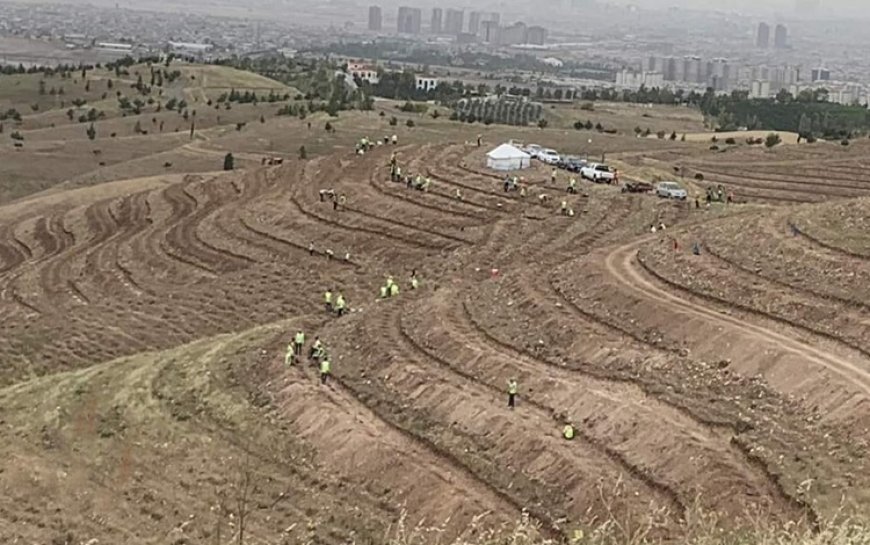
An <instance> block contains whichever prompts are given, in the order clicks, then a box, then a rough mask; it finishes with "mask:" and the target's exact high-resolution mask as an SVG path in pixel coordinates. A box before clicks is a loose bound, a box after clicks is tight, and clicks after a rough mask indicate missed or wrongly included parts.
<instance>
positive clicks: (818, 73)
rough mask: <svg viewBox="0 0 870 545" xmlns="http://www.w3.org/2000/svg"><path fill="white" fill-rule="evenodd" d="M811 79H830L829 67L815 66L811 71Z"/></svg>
mask: <svg viewBox="0 0 870 545" xmlns="http://www.w3.org/2000/svg"><path fill="white" fill-rule="evenodd" d="M810 79H811V80H813V81H830V80H831V71H830V70H828V69H827V68H813V69H812V70H811V71H810Z"/></svg>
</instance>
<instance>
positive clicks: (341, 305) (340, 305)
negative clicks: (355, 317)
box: [335, 293, 347, 316]
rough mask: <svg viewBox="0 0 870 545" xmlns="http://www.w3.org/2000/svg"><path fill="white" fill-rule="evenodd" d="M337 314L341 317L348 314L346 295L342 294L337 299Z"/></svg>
mask: <svg viewBox="0 0 870 545" xmlns="http://www.w3.org/2000/svg"><path fill="white" fill-rule="evenodd" d="M335 312H336V313H337V314H338V315H339V316H343V315H344V314H345V313H346V312H347V303H345V301H344V295H342V294H341V293H339V294H338V295H337V296H336V297H335Z"/></svg>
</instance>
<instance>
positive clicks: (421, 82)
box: [342, 59, 439, 92]
mask: <svg viewBox="0 0 870 545" xmlns="http://www.w3.org/2000/svg"><path fill="white" fill-rule="evenodd" d="M342 60H344V61H345V62H346V63H347V74H348V75H349V76H350V77H351V78H352V79H354V80H357V79H358V80H360V81H365V82H367V83H370V84H372V85H377V83H378V81H380V76H379V75H378V67H377V66H375V65H373V64H369V63H366V62H364V61H359V60H356V59H342ZM438 84H439V80H438V78H436V77H433V76H428V75H420V74H418V75H417V76H416V77H415V79H414V86H415V87H416V89H417V90H418V91H425V92H428V91H434V90H435V88H436V87H438Z"/></svg>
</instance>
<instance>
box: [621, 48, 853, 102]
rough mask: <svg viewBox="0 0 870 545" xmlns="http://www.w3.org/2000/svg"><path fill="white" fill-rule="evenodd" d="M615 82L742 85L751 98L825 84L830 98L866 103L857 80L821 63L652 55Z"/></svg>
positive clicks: (693, 86)
mask: <svg viewBox="0 0 870 545" xmlns="http://www.w3.org/2000/svg"><path fill="white" fill-rule="evenodd" d="M616 86H617V87H619V88H624V89H639V88H640V87H646V88H648V89H652V88H655V87H659V88H661V87H671V88H685V89H696V90H705V89H708V88H712V89H714V90H716V91H720V92H728V91H732V90H734V89H742V90H745V91H748V92H749V96H750V97H751V98H769V97H772V96H774V95H776V94H777V93H778V92H779V91H781V90H786V91H789V92H790V93H791V94H792V95H797V94H798V93H800V92H801V91H802V90H805V89H820V88H825V89H827V90H828V91H829V94H828V98H829V100H830V101H831V102H837V103H839V104H854V103H856V102H857V103H861V104H866V103H867V93H866V92H865V91H864V87H863V86H861V85H859V84H856V83H848V82H837V81H834V80H832V79H831V71H830V70H829V69H827V68H824V67H818V68H813V69H811V70H809V71H805V70H802V69H801V67H799V66H793V65H788V64H783V65H779V66H767V65H757V66H737V65H734V64H732V63H730V62H729V60H728V59H723V58H716V59H712V60H708V61H705V60H703V59H702V58H701V57H698V56H685V57H658V56H651V57H649V59H647V61H646V63H645V65H644V66H643V67H642V68H641V69H640V70H632V69H623V70H621V71H619V72H617V73H616Z"/></svg>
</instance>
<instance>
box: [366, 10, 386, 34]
mask: <svg viewBox="0 0 870 545" xmlns="http://www.w3.org/2000/svg"><path fill="white" fill-rule="evenodd" d="M383 26H384V14H383V12H382V11H381V7H380V6H371V7H369V30H373V31H378V30H381V29H382V28H383Z"/></svg>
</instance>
